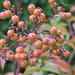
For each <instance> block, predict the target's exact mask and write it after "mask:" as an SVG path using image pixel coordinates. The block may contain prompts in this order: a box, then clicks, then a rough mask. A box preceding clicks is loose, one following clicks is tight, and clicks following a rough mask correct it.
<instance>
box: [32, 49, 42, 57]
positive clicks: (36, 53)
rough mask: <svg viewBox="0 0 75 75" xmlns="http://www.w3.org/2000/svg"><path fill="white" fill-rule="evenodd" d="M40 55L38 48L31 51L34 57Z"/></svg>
mask: <svg viewBox="0 0 75 75" xmlns="http://www.w3.org/2000/svg"><path fill="white" fill-rule="evenodd" d="M40 55H41V52H40V50H34V52H33V56H34V57H36V58H38V57H39V56H40Z"/></svg>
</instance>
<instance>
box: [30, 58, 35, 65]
mask: <svg viewBox="0 0 75 75" xmlns="http://www.w3.org/2000/svg"><path fill="white" fill-rule="evenodd" d="M29 65H30V66H35V65H36V60H35V59H33V58H32V59H29Z"/></svg>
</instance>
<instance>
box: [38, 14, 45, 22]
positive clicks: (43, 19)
mask: <svg viewBox="0 0 75 75" xmlns="http://www.w3.org/2000/svg"><path fill="white" fill-rule="evenodd" d="M38 20H39V21H41V22H44V21H45V20H46V16H45V14H44V13H41V15H40V16H38Z"/></svg>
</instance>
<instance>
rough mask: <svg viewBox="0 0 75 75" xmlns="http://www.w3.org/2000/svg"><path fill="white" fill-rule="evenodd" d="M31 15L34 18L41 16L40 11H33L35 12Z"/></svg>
mask: <svg viewBox="0 0 75 75" xmlns="http://www.w3.org/2000/svg"><path fill="white" fill-rule="evenodd" d="M33 15H35V16H40V15H41V11H40V9H35V10H34V11H33Z"/></svg>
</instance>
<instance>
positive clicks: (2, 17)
mask: <svg viewBox="0 0 75 75" xmlns="http://www.w3.org/2000/svg"><path fill="white" fill-rule="evenodd" d="M0 18H1V19H3V20H4V19H6V18H7V17H6V13H5V12H1V13H0Z"/></svg>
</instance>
